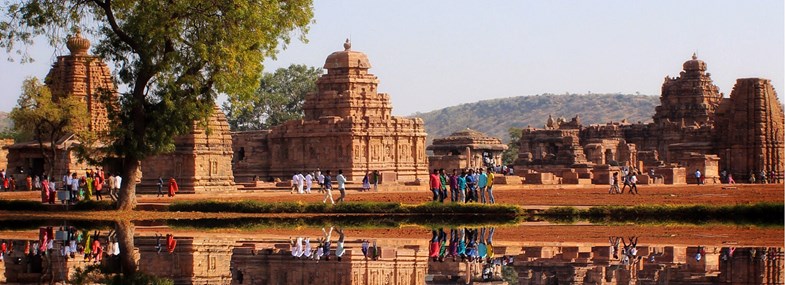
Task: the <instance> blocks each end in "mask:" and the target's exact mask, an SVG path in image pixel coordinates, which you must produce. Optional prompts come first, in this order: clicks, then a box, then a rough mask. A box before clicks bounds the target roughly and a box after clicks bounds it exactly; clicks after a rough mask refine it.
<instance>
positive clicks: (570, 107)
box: [412, 94, 660, 144]
mask: <svg viewBox="0 0 785 285" xmlns="http://www.w3.org/2000/svg"><path fill="white" fill-rule="evenodd" d="M659 103H660V98H659V96H651V95H630V94H587V95H551V94H545V95H532V96H519V97H510V98H503V99H492V100H484V101H479V102H475V103H468V104H461V105H457V106H452V107H447V108H443V109H439V110H434V111H431V112H427V113H415V114H413V115H412V116H414V117H420V118H422V119H423V120H424V121H425V131H426V132H428V144H430V142H431V141H432V140H433V139H434V138H440V137H445V136H448V135H450V134H451V133H453V132H456V131H458V130H462V129H465V128H471V129H474V130H478V131H481V132H483V133H486V134H488V135H491V136H495V137H498V138H501V139H502V141H504V142H505V143H507V142H508V140H509V135H508V131H507V130H508V129H509V128H510V127H516V128H524V127H526V126H528V125H531V126H532V127H535V128H542V127H543V126H544V125H545V121H546V120H547V119H548V114H551V115H552V116H553V117H554V118H558V117H564V118H565V119H567V120H569V119H571V118H572V117H575V115H579V116H580V118H581V123H582V124H583V125H589V124H600V123H607V122H609V121H616V122H618V121H621V120H623V119H627V121H630V122H638V121H640V122H651V120H652V118H651V117H652V115H654V107H656V106H657V105H659Z"/></svg>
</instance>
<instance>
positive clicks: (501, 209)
mask: <svg viewBox="0 0 785 285" xmlns="http://www.w3.org/2000/svg"><path fill="white" fill-rule="evenodd" d="M169 211H171V212H177V211H179V212H209V213H216V212H231V213H310V214H321V213H341V214H497V215H504V216H517V215H519V214H520V213H521V210H520V208H519V207H518V206H515V205H504V204H493V205H491V204H478V203H469V204H461V203H444V204H442V203H433V202H431V203H425V204H419V205H403V204H400V203H389V202H348V203H340V204H336V205H334V206H327V205H325V204H323V203H301V202H284V203H266V202H258V201H235V202H221V201H191V202H175V203H172V204H171V205H169Z"/></svg>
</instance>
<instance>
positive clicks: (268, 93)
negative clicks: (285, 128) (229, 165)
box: [223, 64, 322, 131]
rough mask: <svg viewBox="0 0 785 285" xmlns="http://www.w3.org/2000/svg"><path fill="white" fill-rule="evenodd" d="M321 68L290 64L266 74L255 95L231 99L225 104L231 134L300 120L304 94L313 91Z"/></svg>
mask: <svg viewBox="0 0 785 285" xmlns="http://www.w3.org/2000/svg"><path fill="white" fill-rule="evenodd" d="M321 74H322V69H321V68H316V67H308V66H305V65H297V64H292V65H290V66H289V67H288V68H279V69H278V70H276V71H275V72H274V73H267V72H265V73H264V74H263V75H262V80H261V84H260V85H259V88H258V89H257V90H256V94H254V96H251V97H230V98H229V100H227V101H226V102H225V103H224V105H223V109H224V111H225V112H226V118H227V120H228V121H229V126H230V127H231V128H232V130H234V131H247V130H260V129H268V128H270V127H272V126H276V125H280V124H282V123H284V122H286V121H289V120H294V119H300V118H302V117H303V109H302V107H303V106H302V105H303V102H304V101H305V95H306V94H308V93H309V92H316V79H318V78H319V75H321Z"/></svg>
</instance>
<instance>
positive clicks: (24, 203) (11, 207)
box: [0, 199, 46, 212]
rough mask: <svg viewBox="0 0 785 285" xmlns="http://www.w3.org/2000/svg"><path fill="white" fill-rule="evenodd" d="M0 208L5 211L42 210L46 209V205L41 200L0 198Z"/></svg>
mask: <svg viewBox="0 0 785 285" xmlns="http://www.w3.org/2000/svg"><path fill="white" fill-rule="evenodd" d="M0 209H2V210H3V211H31V212H40V211H46V206H44V204H41V202H39V201H31V200H5V199H0Z"/></svg>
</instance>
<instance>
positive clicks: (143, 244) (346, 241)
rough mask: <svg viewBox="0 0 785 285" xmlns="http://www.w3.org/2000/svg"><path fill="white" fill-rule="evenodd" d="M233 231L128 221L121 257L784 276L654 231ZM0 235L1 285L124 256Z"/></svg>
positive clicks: (673, 278) (478, 279) (658, 279)
mask: <svg viewBox="0 0 785 285" xmlns="http://www.w3.org/2000/svg"><path fill="white" fill-rule="evenodd" d="M369 219H372V218H369ZM243 223H245V221H239V222H238V221H224V220H210V221H204V222H189V221H146V222H138V223H136V224H135V225H134V226H133V227H131V231H133V232H131V233H130V235H131V236H133V240H132V246H133V251H132V257H133V258H134V259H135V260H136V264H137V268H138V270H139V271H141V272H144V273H147V274H150V275H154V276H159V277H165V278H168V279H171V280H173V281H174V283H175V284H309V285H311V284H374V285H375V284H783V277H784V274H783V248H782V245H781V244H779V245H774V246H772V245H771V244H769V245H760V244H757V245H753V243H752V242H750V243H745V241H744V240H733V241H729V240H728V238H727V236H724V238H716V239H712V238H709V239H703V241H704V242H706V240H708V242H707V243H706V244H690V241H688V240H682V239H678V238H671V239H667V238H666V239H664V240H665V241H669V242H668V243H669V244H663V243H662V242H661V240H663V239H662V238H655V237H656V236H657V235H664V234H662V233H659V232H656V231H655V232H653V233H649V234H646V235H642V236H635V235H627V234H629V233H630V232H629V231H628V230H623V229H624V228H625V227H619V228H618V232H619V233H624V234H625V236H616V235H613V234H609V235H608V236H607V238H605V237H603V238H602V239H598V238H597V237H596V236H595V237H594V238H586V237H585V236H582V231H584V230H581V228H580V227H575V229H571V228H567V231H568V232H569V231H572V232H574V234H572V235H570V234H568V235H561V233H562V232H563V231H564V230H562V228H565V227H563V226H559V225H552V226H550V227H553V230H547V231H545V232H546V234H547V233H552V234H553V237H552V238H548V237H547V236H545V238H543V237H535V238H532V236H531V235H529V234H528V233H527V232H529V231H531V232H534V231H535V230H534V228H532V227H531V225H517V226H515V225H513V226H510V225H499V226H472V227H449V226H445V227H440V226H409V227H400V226H399V227H397V228H389V229H387V228H370V229H369V228H357V227H355V228H352V227H346V228H344V227H342V226H341V225H332V226H331V225H329V224H327V225H325V226H324V227H319V226H306V227H303V226H298V227H266V226H261V227H260V226H258V224H253V225H249V226H247V227H244V226H243ZM221 224H224V225H227V227H226V228H223V229H222V228H221V227H220V226H217V225H221ZM527 226H528V228H526V227H527ZM560 227H561V228H560ZM0 229H2V230H0V238H2V248H0V252H2V263H0V272H2V275H0V283H4V284H38V283H39V282H41V281H42V283H50V281H51V280H52V279H54V282H55V283H59V284H65V283H64V280H66V279H71V280H74V279H75V276H76V272H79V271H80V270H84V269H85V268H92V267H101V268H102V270H103V271H104V272H119V271H120V270H121V268H120V267H121V262H120V259H121V256H123V257H124V256H126V255H127V254H128V253H127V252H124V251H123V250H121V246H120V245H119V243H118V236H122V235H123V234H129V233H127V232H118V230H123V229H124V228H123V227H117V226H116V223H113V222H85V221H78V222H77V221H70V222H69V221H13V222H11V223H5V224H3V223H0ZM528 229H532V230H528ZM610 229H611V230H610V231H609V232H611V233H613V232H616V231H617V230H616V229H614V228H610ZM695 229H696V230H697V231H700V227H695ZM536 231H540V232H542V228H540V229H537V230H536ZM775 232H776V231H775ZM584 233H586V232H584ZM586 234H587V235H588V233H586ZM633 234H634V233H633ZM557 235H561V236H557ZM595 235H596V233H595ZM565 236H566V237H567V238H565ZM647 236H648V237H647ZM569 237H572V239H570V238H569ZM647 238H648V239H649V240H647ZM532 239H534V241H531V240H532ZM524 240H525V241H524ZM712 240H714V241H712ZM656 241H660V242H656Z"/></svg>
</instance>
